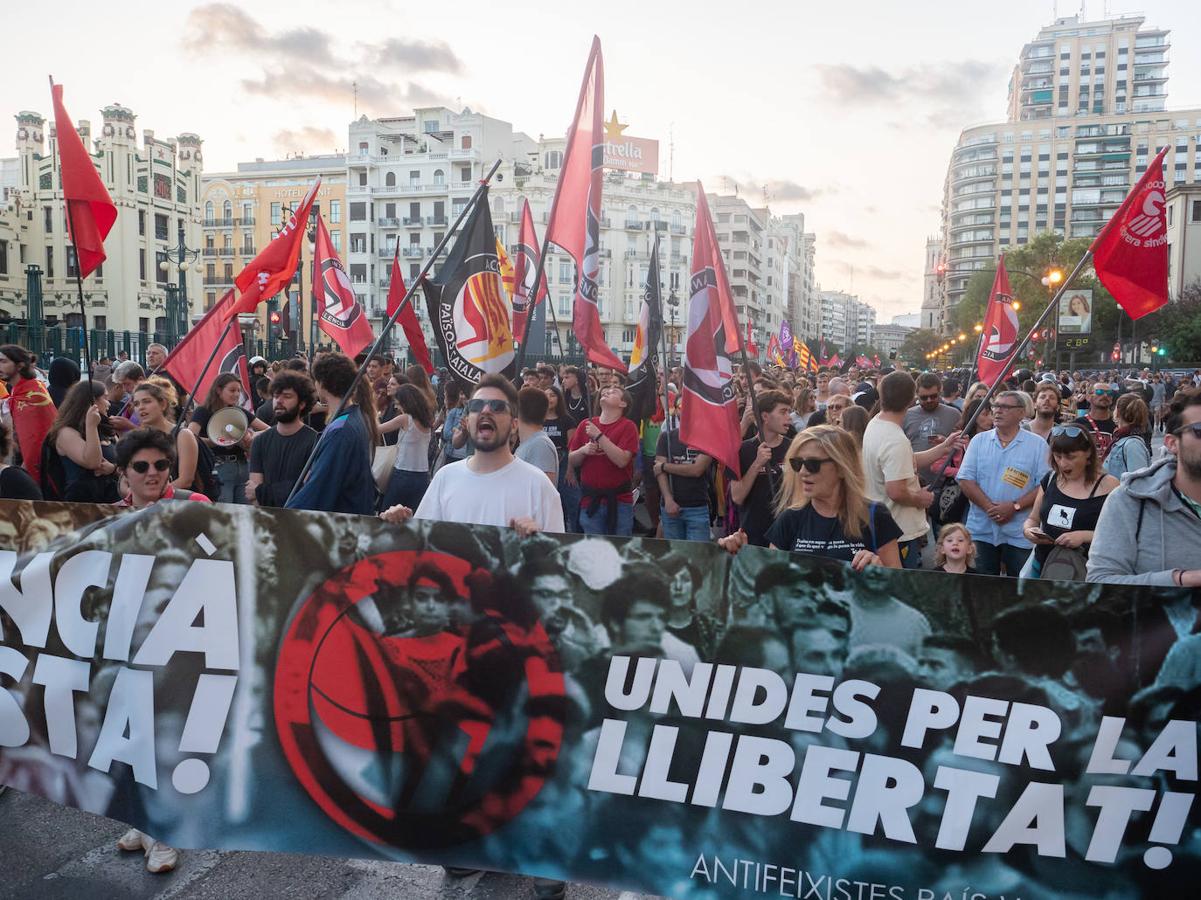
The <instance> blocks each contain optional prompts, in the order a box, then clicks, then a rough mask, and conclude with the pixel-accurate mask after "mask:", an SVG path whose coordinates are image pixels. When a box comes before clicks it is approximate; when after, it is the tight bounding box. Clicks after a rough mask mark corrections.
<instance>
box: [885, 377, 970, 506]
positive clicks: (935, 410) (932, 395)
mask: <svg viewBox="0 0 1201 900" xmlns="http://www.w3.org/2000/svg"><path fill="white" fill-rule="evenodd" d="M884 377H885V379H887V378H889V377H890V376H889V375H885V376H884ZM957 391H958V387H956V392H957ZM959 416H960V412H959V410H957V409H956V408H955V407H954V406H951V405H950V404H949V403H947V402H945V401H944V400H943V391H942V379H940V378H939V377H938V376H937V375H936V374H934V373H933V372H923V373H922V374H921V375H919V376H917V406H910V407H908V409H906V410H905V417H904V420H903V421H902V423H901V428H902V429H903V430H904V432H905V437H907V438H908V439H909V445H910V446H911V447H912V448H913V452H914V453H923V452H924V451H926V450H929V449H930V448H931V447H935V446H937V445H938V444H940V443H942V440H943V438H945V437H946V436H947V435H949V434H950V433H951V432H952V431H954V430H955V427H956V426H957V425H958V424H959ZM936 475H937V473H936V472H931V471H930V466H929V465H928V464H927V465H919V466H918V469H917V477H918V479H919V480H920V481H921V483H922V484H923V485H929V484H930V482H932V481H933V480H934V478H935V476H936ZM893 518H896V514H895V513H894V514H893Z"/></svg>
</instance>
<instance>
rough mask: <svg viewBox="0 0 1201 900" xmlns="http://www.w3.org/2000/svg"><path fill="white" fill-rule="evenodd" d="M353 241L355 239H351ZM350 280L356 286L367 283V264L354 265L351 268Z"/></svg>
mask: <svg viewBox="0 0 1201 900" xmlns="http://www.w3.org/2000/svg"><path fill="white" fill-rule="evenodd" d="M351 240H352V241H353V238H352V239H351ZM350 280H351V281H353V282H354V283H355V284H366V283H367V266H366V264H365V263H352V264H351V266H350Z"/></svg>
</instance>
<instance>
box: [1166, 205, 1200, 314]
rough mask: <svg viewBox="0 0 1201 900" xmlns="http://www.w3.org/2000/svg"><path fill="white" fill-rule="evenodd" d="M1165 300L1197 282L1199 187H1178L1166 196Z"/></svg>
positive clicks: (1179, 293) (1198, 276) (1178, 294)
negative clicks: (1166, 261)
mask: <svg viewBox="0 0 1201 900" xmlns="http://www.w3.org/2000/svg"><path fill="white" fill-rule="evenodd" d="M1167 201H1168V202H1167V214H1168V296H1169V297H1171V298H1172V299H1173V300H1176V299H1178V298H1179V297H1180V295H1181V294H1182V293H1183V292H1184V290H1185V288H1188V287H1191V286H1194V285H1197V284H1198V283H1199V282H1201V184H1181V185H1176V186H1175V187H1173V188H1171V189H1170V190H1169V191H1168V194H1167Z"/></svg>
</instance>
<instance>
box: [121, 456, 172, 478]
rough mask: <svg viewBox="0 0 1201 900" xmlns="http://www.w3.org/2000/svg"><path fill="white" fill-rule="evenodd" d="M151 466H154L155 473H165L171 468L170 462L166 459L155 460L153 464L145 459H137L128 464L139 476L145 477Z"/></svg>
mask: <svg viewBox="0 0 1201 900" xmlns="http://www.w3.org/2000/svg"><path fill="white" fill-rule="evenodd" d="M151 466H154V471H156V472H166V471H167V470H168V469H169V468H171V462H170V460H166V459H156V460H155V461H154V462H150V460H147V459H137V460H134V461H133V462H131V463H130V464H129V467H130V468H131V469H133V470H134V471H135V472H137V473H138V474H139V475H145V474H146V473H147V472H149V471H150V467H151Z"/></svg>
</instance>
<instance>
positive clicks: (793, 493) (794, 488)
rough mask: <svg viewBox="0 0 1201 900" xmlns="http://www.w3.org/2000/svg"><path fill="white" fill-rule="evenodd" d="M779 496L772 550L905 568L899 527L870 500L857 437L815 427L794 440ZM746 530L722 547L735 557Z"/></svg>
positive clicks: (854, 565) (882, 507) (855, 566)
mask: <svg viewBox="0 0 1201 900" xmlns="http://www.w3.org/2000/svg"><path fill="white" fill-rule="evenodd" d="M784 459H785V465H784V478H783V481H782V482H781V485H780V490H779V492H778V493H777V494H776V521H775V522H774V523H772V525H771V527H770V528H768V530H767V540H768V546H769V547H773V548H777V549H783V550H791V551H794V552H797V553H808V554H810V555H812V556H823V557H825V558H827V559H838V560H842V561H843V562H849V563H850V564H851V567H852V568H853V569H855V570H856V571H862V570H863V569H865V568H867V567H868V566H885V567H887V568H890V569H899V568H901V552H900V549H899V548H898V546H897V541H898V540H899V538H900V537H901V529H900V527H899V526H898V525H897V523H896V522H895V521H894V520H893V518H892V516H891V515H890V514H889V512H888V508H887V507H886V506H885V505H884V504H883V503H875V502H871V501H869V500H868V499H867V496H866V494H865V487H864V477H863V463H862V462H861V461H860V453H859V447H858V446H857V445H856V444H855V439H854V438H853V437H851V435H849V434H848V433H847V432H845V431H843V430H842V429H841V428H837V427H835V426H833V425H814V426H813V427H812V428H806V429H805V430H804V431H802V432H801V433H800V434H798V435H797V436H796V437H795V438H793V440H792V445H791V446H790V447H789V448H788V453H787V454H786V456H785V457H784ZM746 543H747V540H746V532H744V531H739V532H737V533H735V534H732V535H730V536H729V537H725V538H722V539H721V540H720V541H718V544H719V545H720V546H721V547H723V548H724V549H726V550H728V551H729V552H730V553H737V552H738V551H739V550H741V549H742V547H743V546H745V545H746Z"/></svg>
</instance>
